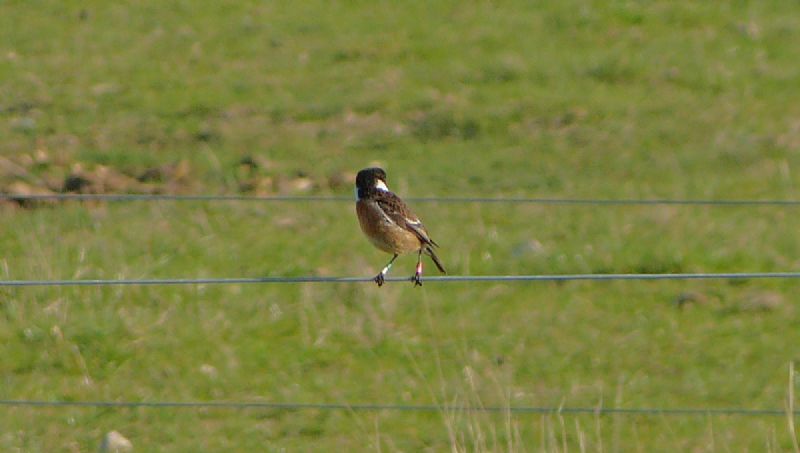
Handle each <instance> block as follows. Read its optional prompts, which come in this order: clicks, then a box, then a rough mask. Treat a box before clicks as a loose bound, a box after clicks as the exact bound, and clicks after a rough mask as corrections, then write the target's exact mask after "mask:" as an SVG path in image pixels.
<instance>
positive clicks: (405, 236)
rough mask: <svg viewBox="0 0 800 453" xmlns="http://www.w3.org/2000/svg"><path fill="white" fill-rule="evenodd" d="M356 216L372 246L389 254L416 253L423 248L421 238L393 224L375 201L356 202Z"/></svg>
mask: <svg viewBox="0 0 800 453" xmlns="http://www.w3.org/2000/svg"><path fill="white" fill-rule="evenodd" d="M356 214H358V223H359V224H360V225H361V230H362V231H363V232H364V234H366V235H367V237H368V238H369V240H370V242H372V244H373V245H374V246H375V247H377V248H379V249H381V250H383V251H384V252H387V253H398V254H402V253H410V252H416V251H417V250H419V249H420V248H421V247H422V243H421V242H420V240H419V238H417V236H416V235H415V234H414V233H412V232H411V231H408V230H407V229H405V228H402V227H401V226H399V225H397V224H396V223H394V222H392V221H391V219H389V218H388V217H387V216H386V214H384V213H383V210H381V208H380V207H379V206H378V204H377V203H376V202H374V201H370V200H359V201H358V202H356Z"/></svg>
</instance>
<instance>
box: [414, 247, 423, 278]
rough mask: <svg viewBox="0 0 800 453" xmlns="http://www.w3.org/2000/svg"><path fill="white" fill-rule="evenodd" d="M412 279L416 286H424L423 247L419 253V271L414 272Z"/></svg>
mask: <svg viewBox="0 0 800 453" xmlns="http://www.w3.org/2000/svg"><path fill="white" fill-rule="evenodd" d="M411 281H412V282H414V286H422V249H419V255H417V271H416V272H414V276H413V277H411Z"/></svg>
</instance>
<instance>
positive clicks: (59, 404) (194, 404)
mask: <svg viewBox="0 0 800 453" xmlns="http://www.w3.org/2000/svg"><path fill="white" fill-rule="evenodd" d="M0 406H5V407H29V408H111V409H138V408H145V409H148V408H149V409H169V408H173V409H229V410H242V409H261V410H280V411H304V410H319V411H341V410H346V411H362V412H367V411H369V412H377V411H391V412H484V413H512V414H574V415H581V414H594V415H611V414H621V415H650V416H652V415H668V416H712V415H713V416H726V415H728V416H751V417H752V416H756V417H763V416H792V415H793V416H798V415H800V411H795V412H794V413H792V412H789V411H787V410H780V409H748V408H740V407H732V408H624V407H601V406H600V407H562V406H549V407H548V406H464V405H450V404H445V405H437V404H384V403H375V404H373V403H355V404H349V403H291V402H289V403H276V402H263V401H46V400H0Z"/></svg>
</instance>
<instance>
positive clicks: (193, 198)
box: [0, 193, 800, 207]
mask: <svg viewBox="0 0 800 453" xmlns="http://www.w3.org/2000/svg"><path fill="white" fill-rule="evenodd" d="M0 199H5V200H19V201H105V202H152V201H179V202H184V201H186V202H234V201H242V202H352V201H353V198H352V197H344V196H322V195H319V196H292V195H274V196H253V195H170V194H75V193H58V194H38V195H35V194H9V193H0ZM406 200H407V201H410V202H415V203H491V204H501V203H511V204H542V205H644V206H647V205H678V206H680V205H684V206H728V207H735V206H783V207H794V206H800V200H774V199H772V200H754V199H751V200H746V199H742V200H714V199H695V200H693V199H669V198H654V199H635V198H621V199H603V198H528V197H408V198H406Z"/></svg>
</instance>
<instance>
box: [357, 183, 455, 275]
mask: <svg viewBox="0 0 800 453" xmlns="http://www.w3.org/2000/svg"><path fill="white" fill-rule="evenodd" d="M356 214H358V223H359V224H360V225H361V230H362V231H363V232H364V234H366V235H367V237H368V238H369V240H370V242H372V244H373V245H374V246H375V247H377V248H379V249H381V250H383V251H384V252H387V253H391V254H392V255H393V256H392V259H391V260H389V263H388V264H387V265H386V266H385V267H384V268H383V270H381V272H380V273H379V274H378V275H377V276H376V277H375V283H377V284H378V286H381V285H383V282H384V277H386V274H387V273H388V272H389V269H391V267H392V264H393V263H394V260H396V259H397V257H398V256H399V255H402V254H405V253H411V252H417V270H416V272H415V273H414V276H413V277H411V281H412V282H414V286H422V254H423V253H424V254H426V255H428V256H430V257H431V259H432V260H433V263H434V264H435V265H436V267H437V268H439V271H441V273H443V274H446V273H447V271H445V270H444V266H442V262H441V261H439V257H438V256H436V253H435V252H434V251H433V248H434V247H438V246H439V244H437V243H436V242H434V241H433V239H431V238H430V236H428V231H427V230H426V229H425V226H424V225H422V222H421V221H420V220H419V218H418V217H417V216H416V215H414V213H413V212H411V210H410V209H409V208H408V206H407V205H406V204H405V202H404V201H403V200H401V199H400V197H398V196H397V195H395V194H394V193H392V192H390V191H389V188H388V187H387V186H386V172H385V171H383V169H381V168H365V169H364V170H361V171H360V172H358V175H357V176H356Z"/></svg>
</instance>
